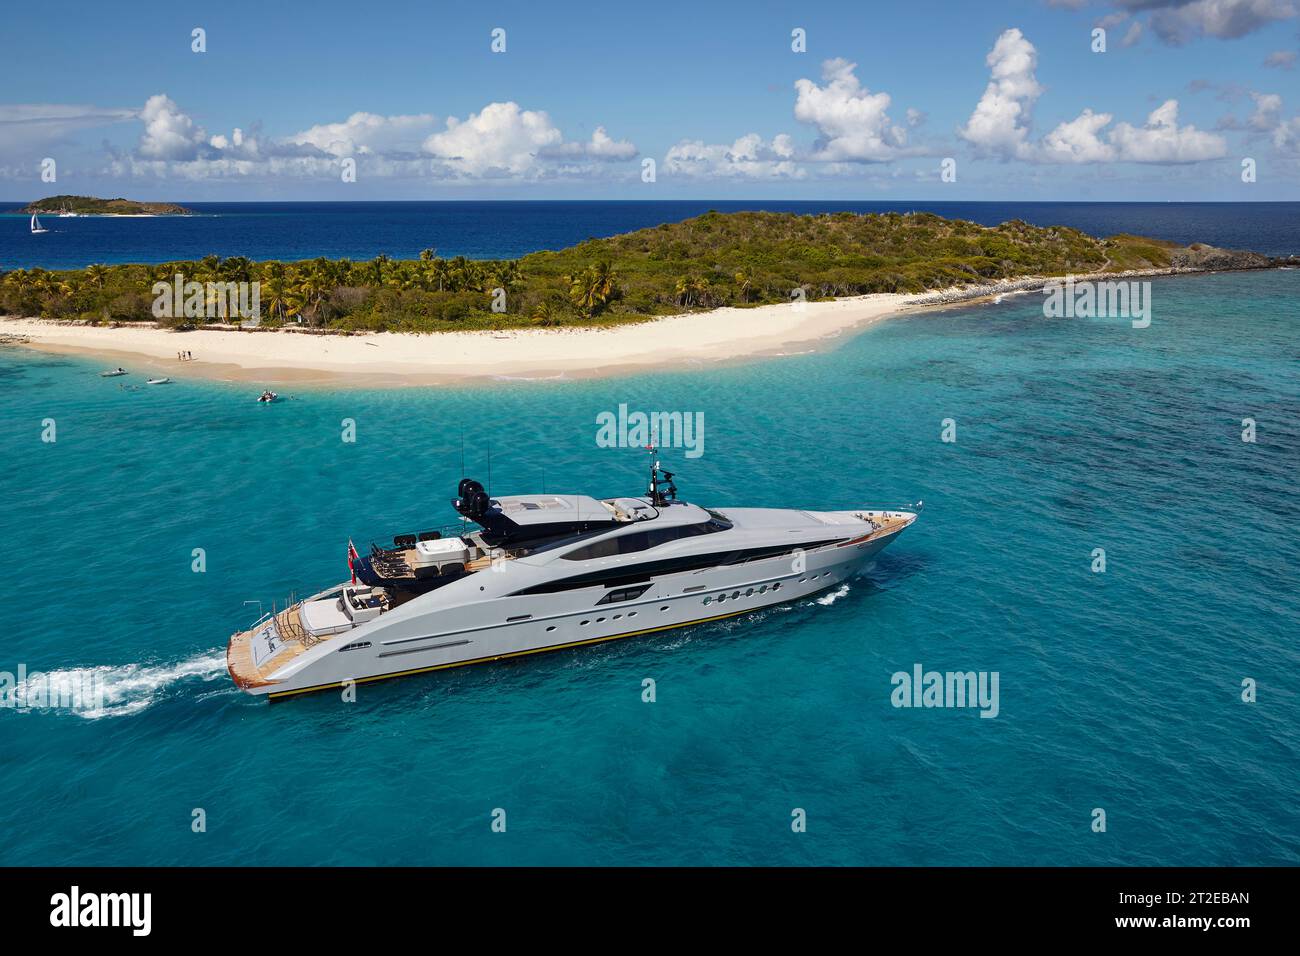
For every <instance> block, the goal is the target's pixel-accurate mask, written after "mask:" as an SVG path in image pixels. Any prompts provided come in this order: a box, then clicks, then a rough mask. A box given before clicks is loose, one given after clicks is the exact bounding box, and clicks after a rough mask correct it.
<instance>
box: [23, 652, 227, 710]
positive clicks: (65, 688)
mask: <svg viewBox="0 0 1300 956" xmlns="http://www.w3.org/2000/svg"><path fill="white" fill-rule="evenodd" d="M225 673H226V652H225V649H224V648H221V649H217V650H211V651H204V652H203V653H202V654H198V655H196V656H194V657H191V658H189V659H188V660H184V661H180V662H178V663H175V664H115V665H114V664H104V665H100V666H98V667H69V668H65V669H63V670H54V671H44V672H42V673H41V674H39V675H38V674H35V673H33V674H29V675H28V677H27V679H26V680H25V681H23V682H22V684H20V685H18V687H17V688H16V691H17V693H18V695H19V697H18V699H19V700H21V701H26V702H27V703H28V705H29V706H39V704H40V702H41V701H48V702H50V703H51V704H53V703H54V702H55V701H63V702H67V701H71V700H73V699H74V696H75V695H76V694H77V693H78V692H80V698H79V700H80V701H81V704H80V705H79V706H64V707H62V708H60V709H66V710H69V711H70V712H71V713H74V714H76V715H77V716H78V717H84V718H86V719H87V720H97V719H99V718H101V717H125V716H128V715H130V714H136V713H139V712H140V711H142V710H144V709H145V708H147V707H149V706H150V705H152V704H153V703H154V702H155V701H156V700H158V698H159V696H160V695H161V694H162V693H163V692H164V691H166V690H167V689H168V688H169V687H171V686H172V685H174V684H177V683H179V682H180V681H183V680H188V679H191V678H196V679H201V680H204V681H210V680H215V679H216V678H218V677H221V676H222V675H223V674H225Z"/></svg>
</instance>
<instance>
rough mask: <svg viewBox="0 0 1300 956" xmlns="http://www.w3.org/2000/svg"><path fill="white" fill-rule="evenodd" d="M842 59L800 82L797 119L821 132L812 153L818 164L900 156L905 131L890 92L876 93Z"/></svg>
mask: <svg viewBox="0 0 1300 956" xmlns="http://www.w3.org/2000/svg"><path fill="white" fill-rule="evenodd" d="M855 69H857V64H856V63H850V62H849V61H848V60H845V59H842V58H839V57H837V58H835V59H833V60H826V61H825V62H824V63H822V81H823V82H824V83H825V84H826V85H825V86H818V85H817V84H816V83H814V82H813V81H812V80H808V79H800V80H796V81H795V84H794V88H795V90H796V91H797V93H798V96H797V97H796V99H795V103H794V118H795V119H797V120H799V121H800V122H801V123H809V124H811V125H813V126H816V127H817V130H818V132H819V133H820V136H819V137H818V139H817V142H816V144H815V146H814V148H813V153H812V154H811V155H810V156H809V157H808V158H809V159H811V160H814V161H818V162H832V163H836V162H872V163H879V162H886V161H888V160H891V159H895V158H897V157H898V156H900V155H902V154H903V152H904V150H905V149H906V147H907V131H906V130H905V129H904V128H903V127H901V126H895V125H894V123H893V121H892V120H891V119H890V118H889V114H888V112H886V111H887V110H888V109H889V104H890V96H889V94H888V93H872V92H871V91H870V90H868V89H866V88H865V87H864V86H863V85H862V84H861V83H860V82H858V78H857V77H856V76H855V75H854V73H853V71H854V70H855Z"/></svg>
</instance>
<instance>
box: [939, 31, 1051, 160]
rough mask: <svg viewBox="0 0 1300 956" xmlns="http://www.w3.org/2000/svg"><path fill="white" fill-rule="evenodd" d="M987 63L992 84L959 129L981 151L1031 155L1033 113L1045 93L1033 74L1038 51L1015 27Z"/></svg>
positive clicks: (1005, 155)
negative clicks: (1039, 98)
mask: <svg viewBox="0 0 1300 956" xmlns="http://www.w3.org/2000/svg"><path fill="white" fill-rule="evenodd" d="M985 62H986V63H987V64H988V65H989V68H990V70H991V71H992V76H991V77H990V79H989V84H988V86H986V87H985V88H984V95H983V96H981V97H980V101H979V103H977V104H976V106H975V112H973V113H972V114H971V116H970V119H969V120H967V121H966V125H965V126H963V127H962V128H961V129H959V130H958V131H957V132H958V134H959V135H960V136H961V137H962V138H963V139H965V140H966V141H967V142H969V143H970V144H971V145H973V146H974V147H975V149H976V151H977V152H979V153H982V154H985V155H996V156H1001V157H1002V158H1004V159H1012V158H1020V159H1028V158H1031V156H1032V153H1033V147H1032V146H1031V145H1030V144H1029V142H1028V136H1029V127H1030V122H1031V113H1032V111H1033V107H1034V102H1035V101H1036V100H1037V99H1038V97H1039V96H1040V95H1041V94H1042V92H1043V88H1042V87H1041V86H1039V85H1038V80H1037V78H1036V77H1035V75H1034V71H1035V69H1036V68H1037V66H1038V51H1037V50H1035V49H1034V45H1033V44H1032V43H1030V42H1029V41H1028V40H1027V39H1025V35H1024V34H1023V33H1021V32H1020V31H1019V30H1018V29H1016V28H1014V27H1013V28H1012V29H1010V30H1006V31H1004V32H1003V33H1002V35H1001V36H999V37H998V39H997V42H996V43H994V44H993V49H992V50H990V51H989V55H988V56H987V57H986V58H985Z"/></svg>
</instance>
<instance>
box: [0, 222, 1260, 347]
mask: <svg viewBox="0 0 1300 956" xmlns="http://www.w3.org/2000/svg"><path fill="white" fill-rule="evenodd" d="M115 201H116V200H115ZM1271 261H1272V260H1270V259H1269V258H1268V257H1267V256H1263V255H1259V254H1257V253H1236V252H1227V251H1225V250H1216V249H1213V248H1212V247H1208V246H1201V245H1194V246H1190V247H1182V246H1179V245H1177V244H1176V243H1172V242H1164V241H1161V240H1157V239H1147V238H1142V237H1139V236H1130V235H1119V236H1112V237H1110V238H1107V239H1098V238H1094V237H1092V236H1089V235H1087V234H1085V233H1083V232H1080V231H1078V230H1076V229H1070V228H1066V227H1063V226H1053V227H1047V228H1044V227H1039V226H1031V225H1029V224H1028V223H1026V222H1022V221H1020V220H1012V221H1010V222H1005V223H1002V224H1001V225H998V226H993V227H988V226H981V225H978V224H976V223H973V222H967V221H964V220H950V219H943V218H941V217H939V216H936V215H933V214H930V213H912V214H899V213H884V214H868V215H862V214H857V213H832V214H825V215H796V214H792V213H772V212H740V213H729V214H721V213H716V212H710V213H706V214H704V215H702V216H697V217H695V218H693V219H688V220H685V221H683V222H677V223H667V224H664V225H661V226H656V227H654V228H650V229H641V230H638V231H636V232H631V233H626V234H624V235H619V236H613V237H611V238H607V239H589V240H587V241H586V242H582V243H579V244H578V245H576V246H572V247H570V248H567V249H562V250H559V251H546V252H535V253H531V254H529V255H526V256H523V257H522V258H520V259H513V260H471V259H466V258H465V257H463V256H457V257H455V258H452V259H445V258H440V257H439V256H438V255H437V254H436V251H435V250H432V249H426V250H425V251H424V252H422V253H421V254H420V258H419V259H415V260H398V259H390V258H389V257H388V256H386V255H380V256H377V257H375V258H374V259H371V260H368V261H365V262H353V261H351V260H348V259H325V258H318V259H310V260H306V261H302V262H278V261H268V262H253V261H251V260H249V259H246V258H243V257H239V256H235V257H230V258H225V259H222V258H219V257H218V256H208V257H206V258H204V259H201V260H199V261H184V262H167V263H162V264H159V265H111V266H110V265H91V266H89V267H87V268H85V269H75V270H65V271H46V270H44V269H18V270H14V271H12V272H9V273H6V274H5V275H4V278H3V282H2V283H0V314H8V315H18V316H41V317H43V318H51V319H75V320H81V321H86V322H110V323H111V322H119V323H120V322H149V321H154V320H155V318H156V316H155V314H154V311H153V308H152V307H153V303H154V300H155V294H154V292H153V291H152V290H153V287H154V285H155V283H159V282H165V283H171V282H173V281H174V279H175V277H176V276H177V275H180V276H182V277H183V281H184V282H198V283H200V284H203V285H205V286H206V285H207V284H209V283H231V282H233V283H252V282H258V283H259V284H260V313H261V316H260V318H261V323H260V324H261V325H262V326H263V327H274V326H278V325H283V324H294V325H304V326H308V327H317V328H334V329H340V330H357V331H376V332H380V331H401V332H445V331H462V330H466V329H505V328H518V327H529V326H544V327H545V326H565V325H579V326H584V325H609V324H617V323H622V322H635V321H644V320H645V319H647V318H653V317H656V316H663V315H670V314H675V313H681V312H687V311H692V310H707V309H713V308H717V307H720V306H739V307H744V306H756V305H763V304H772V303H789V302H791V301H792V299H793V298H799V299H800V300H802V301H808V302H815V301H821V300H826V299H832V298H842V297H846V296H861V295H869V294H873V293H900V294H906V293H913V294H915V293H924V292H927V291H934V290H940V289H950V288H961V287H980V286H984V285H988V284H990V283H997V282H1000V281H1009V280H1015V279H1019V278H1022V277H1026V276H1035V277H1051V276H1064V275H1080V274H1093V273H1097V274H1102V273H1105V274H1116V273H1125V272H1133V271H1142V272H1153V271H1166V270H1169V271H1185V270H1189V269H1192V270H1204V269H1223V268H1263V267H1267V266H1268V265H1270V264H1271ZM494 306H495V307H494ZM177 311H179V310H177ZM210 311H212V310H205V312H210ZM226 318H229V316H226V315H222V314H215V315H204V316H199V317H193V316H191V317H185V316H183V315H182V316H178V317H173V318H163V319H160V320H159V321H160V322H161V324H163V325H172V326H178V325H181V326H195V325H202V324H205V323H209V322H217V323H218V324H219V323H221V321H222V320H224V319H226Z"/></svg>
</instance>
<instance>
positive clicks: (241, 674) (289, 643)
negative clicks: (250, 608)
mask: <svg viewBox="0 0 1300 956" xmlns="http://www.w3.org/2000/svg"><path fill="white" fill-rule="evenodd" d="M300 607H301V605H300V604H295V605H293V606H292V607H290V608H288V609H287V610H284V611H281V612H279V613H278V614H276V615H275V617H274V621H275V626H276V630H277V631H278V632H279V633H280V637H281V640H283V641H284V646H283V647H282V648H280V650H279V651H277V652H276V653H275V654H274V655H272V656H271V658H270V659H269V660H267V661H264V662H263V663H262V666H261V667H260V668H259V667H258V666H257V665H256V664H254V663H253V647H252V642H253V637H254V636H255V635H257V634H260V633H261V632H262V631H264V630H265V629H266V628H267V626H268V625H269V624H270V623H271V619H268V620H266V621H263V622H261V623H260V624H258V625H256V626H255V627H252V628H249V629H248V630H247V631H240V632H239V633H238V634H236V635H235V636H234V637H232V638H231V639H230V644H229V645H227V647H226V669H227V670H229V671H230V676H231V677H232V678H233V679H234V681H235V683H236V684H238V685H239V686H240V687H243V688H249V687H265V686H266V685H267V684H270V683H273V682H272V681H269V680H267V677H268V676H269V675H271V674H274V673H275V672H276V671H277V670H278V669H279V668H281V667H283V666H284V665H285V664H287V663H289V662H290V661H291V660H293V659H294V658H295V657H297V656H298V655H299V654H301V653H302V652H303V651H305V650H307V644H306V642H304V641H301V640H295V639H294V638H293V637H292V636H291V635H294V634H301V633H303V627H302V620H301V618H300V616H299V611H298V609H299V608H300Z"/></svg>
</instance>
